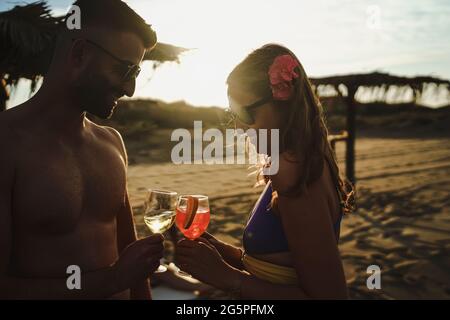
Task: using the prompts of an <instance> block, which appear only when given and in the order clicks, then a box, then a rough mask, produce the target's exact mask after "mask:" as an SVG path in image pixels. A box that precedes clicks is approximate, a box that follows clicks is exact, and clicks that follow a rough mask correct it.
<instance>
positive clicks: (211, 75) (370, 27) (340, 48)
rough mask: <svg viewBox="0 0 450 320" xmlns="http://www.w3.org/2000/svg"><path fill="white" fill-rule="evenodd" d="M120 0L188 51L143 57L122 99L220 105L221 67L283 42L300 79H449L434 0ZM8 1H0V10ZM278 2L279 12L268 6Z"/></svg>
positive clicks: (441, 16) (60, 0)
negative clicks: (132, 88) (160, 58)
mask: <svg viewBox="0 0 450 320" xmlns="http://www.w3.org/2000/svg"><path fill="white" fill-rule="evenodd" d="M72 2H73V1H72V0H53V1H48V4H49V5H50V7H51V9H52V10H53V13H54V14H55V15H59V14H64V13H65V12H67V10H68V8H69V7H70V5H71V4H72ZM126 2H127V3H128V4H129V5H130V7H132V8H133V9H135V10H136V11H137V13H138V14H140V15H141V16H142V17H143V18H144V19H145V20H146V21H147V22H148V23H151V24H152V25H153V26H154V28H155V30H156V31H157V33H158V39H159V40H160V41H161V42H165V43H170V44H173V45H176V46H182V47H186V48H192V49H194V50H192V51H190V52H187V53H185V54H183V55H182V56H181V58H180V64H176V63H164V64H162V65H160V66H159V67H158V68H157V69H156V70H153V69H152V67H153V63H151V62H144V63H143V65H142V75H141V76H140V77H139V78H138V80H137V83H136V92H135V95H134V96H133V98H132V99H154V100H162V101H164V102H167V103H171V102H176V101H185V102H186V103H188V104H190V105H193V106H218V107H226V106H227V96H226V86H225V79H226V77H227V75H228V73H229V72H230V71H231V70H232V68H233V67H234V66H235V65H236V64H237V63H239V62H240V61H241V60H242V59H243V58H244V57H245V56H246V55H247V54H248V53H250V52H251V51H252V50H254V49H256V48H258V47H260V46H261V45H263V44H265V43H268V42H278V43H282V44H285V45H286V46H287V47H289V48H290V49H291V50H292V51H293V52H294V53H295V54H296V55H297V56H298V58H299V59H300V61H301V62H302V64H303V66H304V68H305V70H306V72H307V74H308V76H310V77H321V76H329V75H338V74H350V73H366V72H373V71H380V72H388V73H392V74H395V75H400V76H416V75H429V76H435V77H439V78H443V79H450V42H449V41H448V35H447V31H448V30H450V21H449V20H448V19H447V16H448V14H449V13H450V4H449V3H446V2H445V1H443V0H434V1H430V2H428V5H427V6H426V7H424V6H423V4H422V2H419V0H413V1H403V2H402V3H399V2H396V3H392V2H389V1H387V0H382V1H376V2H375V1H356V0H349V1H346V2H338V1H337V0H328V1H326V0H319V1H317V2H314V3H307V2H303V1H302V2H300V3H299V2H297V1H294V0H283V1H278V2H277V3H276V4H275V5H274V4H273V3H268V2H264V3H259V2H258V1H257V0H248V1H246V2H244V3H240V2H239V1H237V0H231V1H227V2H225V1H221V2H214V3H212V2H211V1H209V2H208V1H207V0H192V1H180V0H173V1H170V2H169V1H161V0H155V1H151V2H149V1H144V0H130V1H126ZM16 4H18V3H17V2H7V3H2V4H0V11H5V10H9V9H11V8H12V7H13V6H14V5H16ZM20 4H22V3H20ZM174 8H176V9H177V10H176V11H174ZM255 8H257V11H256V10H255ZM279 8H283V9H288V10H276V9H279ZM230 18H231V19H230ZM173 21H176V22H177V23H176V24H174V23H173ZM323 21H326V22H328V23H323ZM329 21H331V22H329ZM230 22H232V23H230ZM268 22H269V23H268ZM205 26H207V28H205ZM286 30H288V32H286ZM290 30H302V31H304V32H298V33H293V32H291V31H290ZM323 39H326V41H324V40H323ZM330 51H332V52H333V53H334V54H330V53H329V52H330ZM336 52H339V54H335V53H336ZM21 82H22V83H20V84H19V86H18V87H17V90H15V92H13V94H12V97H11V99H10V101H8V107H12V106H15V105H17V104H20V103H22V102H24V101H26V100H27V99H28V98H29V94H28V92H29V91H28V89H27V86H28V85H27V81H21ZM444 101H445V102H444ZM419 103H422V104H425V105H427V106H431V107H437V106H444V105H448V97H444V96H440V97H437V98H430V97H428V98H427V96H426V95H424V97H423V98H422V99H421V101H419Z"/></svg>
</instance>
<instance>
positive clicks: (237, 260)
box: [202, 232, 244, 270]
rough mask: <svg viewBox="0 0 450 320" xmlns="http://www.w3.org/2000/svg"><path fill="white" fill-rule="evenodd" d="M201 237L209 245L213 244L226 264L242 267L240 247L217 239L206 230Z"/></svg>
mask: <svg viewBox="0 0 450 320" xmlns="http://www.w3.org/2000/svg"><path fill="white" fill-rule="evenodd" d="M202 238H203V239H206V240H207V241H208V242H209V243H210V244H211V245H213V246H214V247H215V248H216V249H217V251H218V252H219V253H220V255H221V256H222V258H223V259H224V260H225V261H226V262H227V263H228V264H230V265H231V266H233V267H235V268H236V269H239V270H243V269H244V266H243V264H242V254H243V251H242V250H241V249H239V248H236V247H234V246H232V245H230V244H228V243H225V242H223V241H220V240H218V239H217V238H216V237H214V236H213V235H212V234H210V233H208V232H205V233H203V235H202Z"/></svg>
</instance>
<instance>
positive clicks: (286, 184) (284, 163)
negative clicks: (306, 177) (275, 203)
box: [270, 152, 303, 194]
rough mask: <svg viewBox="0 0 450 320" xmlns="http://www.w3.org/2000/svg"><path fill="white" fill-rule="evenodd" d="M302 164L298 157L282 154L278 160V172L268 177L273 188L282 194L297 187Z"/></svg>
mask: <svg viewBox="0 0 450 320" xmlns="http://www.w3.org/2000/svg"><path fill="white" fill-rule="evenodd" d="M302 166H303V162H302V160H301V159H300V157H298V156H296V155H294V154H292V153H288V152H284V153H281V154H280V156H279V159H278V172H277V173H276V174H274V175H272V176H271V177H270V180H271V181H272V186H273V188H274V189H275V190H276V191H277V192H278V193H279V194H283V193H286V192H288V191H289V190H291V189H292V188H294V187H295V186H297V184H298V183H299V181H300V178H301V176H302V171H303V168H302Z"/></svg>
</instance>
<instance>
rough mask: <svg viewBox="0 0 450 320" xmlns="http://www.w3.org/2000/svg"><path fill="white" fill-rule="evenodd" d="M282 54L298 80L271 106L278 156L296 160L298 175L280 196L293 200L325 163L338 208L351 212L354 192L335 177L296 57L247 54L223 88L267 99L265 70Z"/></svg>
mask: <svg viewBox="0 0 450 320" xmlns="http://www.w3.org/2000/svg"><path fill="white" fill-rule="evenodd" d="M285 54H289V55H291V56H292V57H294V58H295V59H296V60H297V62H298V67H296V69H295V72H296V73H297V74H298V75H299V77H298V78H296V79H294V80H293V81H294V92H293V94H292V96H291V98H290V99H289V100H288V101H277V100H274V101H273V103H274V104H275V106H277V110H280V111H281V119H282V122H283V125H282V128H280V137H281V139H280V152H283V151H288V152H289V154H292V155H294V156H295V158H296V159H298V160H299V164H300V165H301V166H302V170H301V172H302V175H301V177H298V178H299V179H298V183H297V184H296V185H295V186H294V187H293V188H291V189H290V190H289V191H288V192H286V194H283V195H287V196H297V195H299V194H301V193H303V192H305V190H306V187H307V186H309V185H310V184H311V183H313V182H314V181H316V180H317V179H319V178H320V176H321V174H322V172H323V168H324V163H325V161H327V162H328V163H329V165H330V169H331V174H332V178H333V180H334V183H335V186H336V188H337V190H338V192H339V194H340V200H341V207H342V208H343V210H344V212H345V213H349V212H351V211H353V210H354V189H353V186H352V185H351V183H350V182H349V181H348V180H346V179H345V180H344V179H342V178H341V176H340V175H339V168H338V165H337V161H336V157H335V154H334V152H333V150H332V149H331V145H330V143H329V141H328V129H327V127H326V124H325V121H324V115H323V108H322V105H321V103H320V101H319V99H318V98H317V96H316V95H315V94H314V92H313V89H312V87H311V83H310V82H309V80H308V78H307V76H306V73H305V70H304V69H303V67H302V65H301V64H300V61H298V59H297V57H296V56H295V55H294V54H293V53H292V52H291V51H290V50H289V49H287V48H286V47H284V46H281V45H278V44H267V45H264V46H263V47H261V48H259V49H256V50H255V51H253V52H252V53H250V54H249V55H248V56H247V57H246V58H245V59H244V60H243V61H242V62H241V63H239V64H238V65H237V66H236V67H235V68H234V69H233V71H232V72H231V73H230V75H229V76H228V79H227V84H228V85H229V86H233V87H240V88H241V89H243V90H247V91H249V92H251V93H253V94H255V95H256V96H258V97H261V98H262V97H267V96H269V95H271V94H272V89H271V86H270V81H269V76H268V71H269V68H270V66H271V65H272V63H273V61H274V59H275V58H276V57H278V56H280V55H285Z"/></svg>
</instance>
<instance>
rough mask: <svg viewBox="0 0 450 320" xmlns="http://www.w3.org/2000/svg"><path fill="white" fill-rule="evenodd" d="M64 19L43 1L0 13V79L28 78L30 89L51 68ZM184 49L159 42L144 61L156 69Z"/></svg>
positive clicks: (15, 79)
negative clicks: (59, 27)
mask: <svg viewBox="0 0 450 320" xmlns="http://www.w3.org/2000/svg"><path fill="white" fill-rule="evenodd" d="M63 19H64V17H54V16H52V15H51V10H50V8H49V6H48V4H47V3H46V2H45V1H37V2H33V3H30V4H26V5H22V6H15V7H14V8H13V9H11V10H9V11H5V12H1V13H0V79H5V80H6V83H7V84H13V85H14V84H16V83H17V81H18V80H19V79H21V78H25V79H30V80H31V81H32V90H33V89H34V87H35V85H36V83H37V80H38V79H39V78H40V77H42V76H43V75H44V74H45V73H46V71H47V69H48V67H49V65H50V62H51V58H52V56H53V49H54V44H55V39H56V31H57V28H58V25H59V24H60V23H62V22H63ZM187 50H188V49H185V48H181V47H176V46H173V45H170V44H166V43H158V44H157V45H156V47H155V48H154V49H153V50H152V51H150V52H147V53H146V54H145V56H144V60H151V61H154V62H155V67H156V66H158V65H159V64H160V63H163V62H166V61H174V62H179V56H180V54H181V53H183V52H185V51H187ZM2 89H3V90H4V89H5V88H4V87H3V88H2ZM1 97H2V96H0V98H1ZM0 106H1V103H0ZM0 111H1V110H0Z"/></svg>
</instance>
